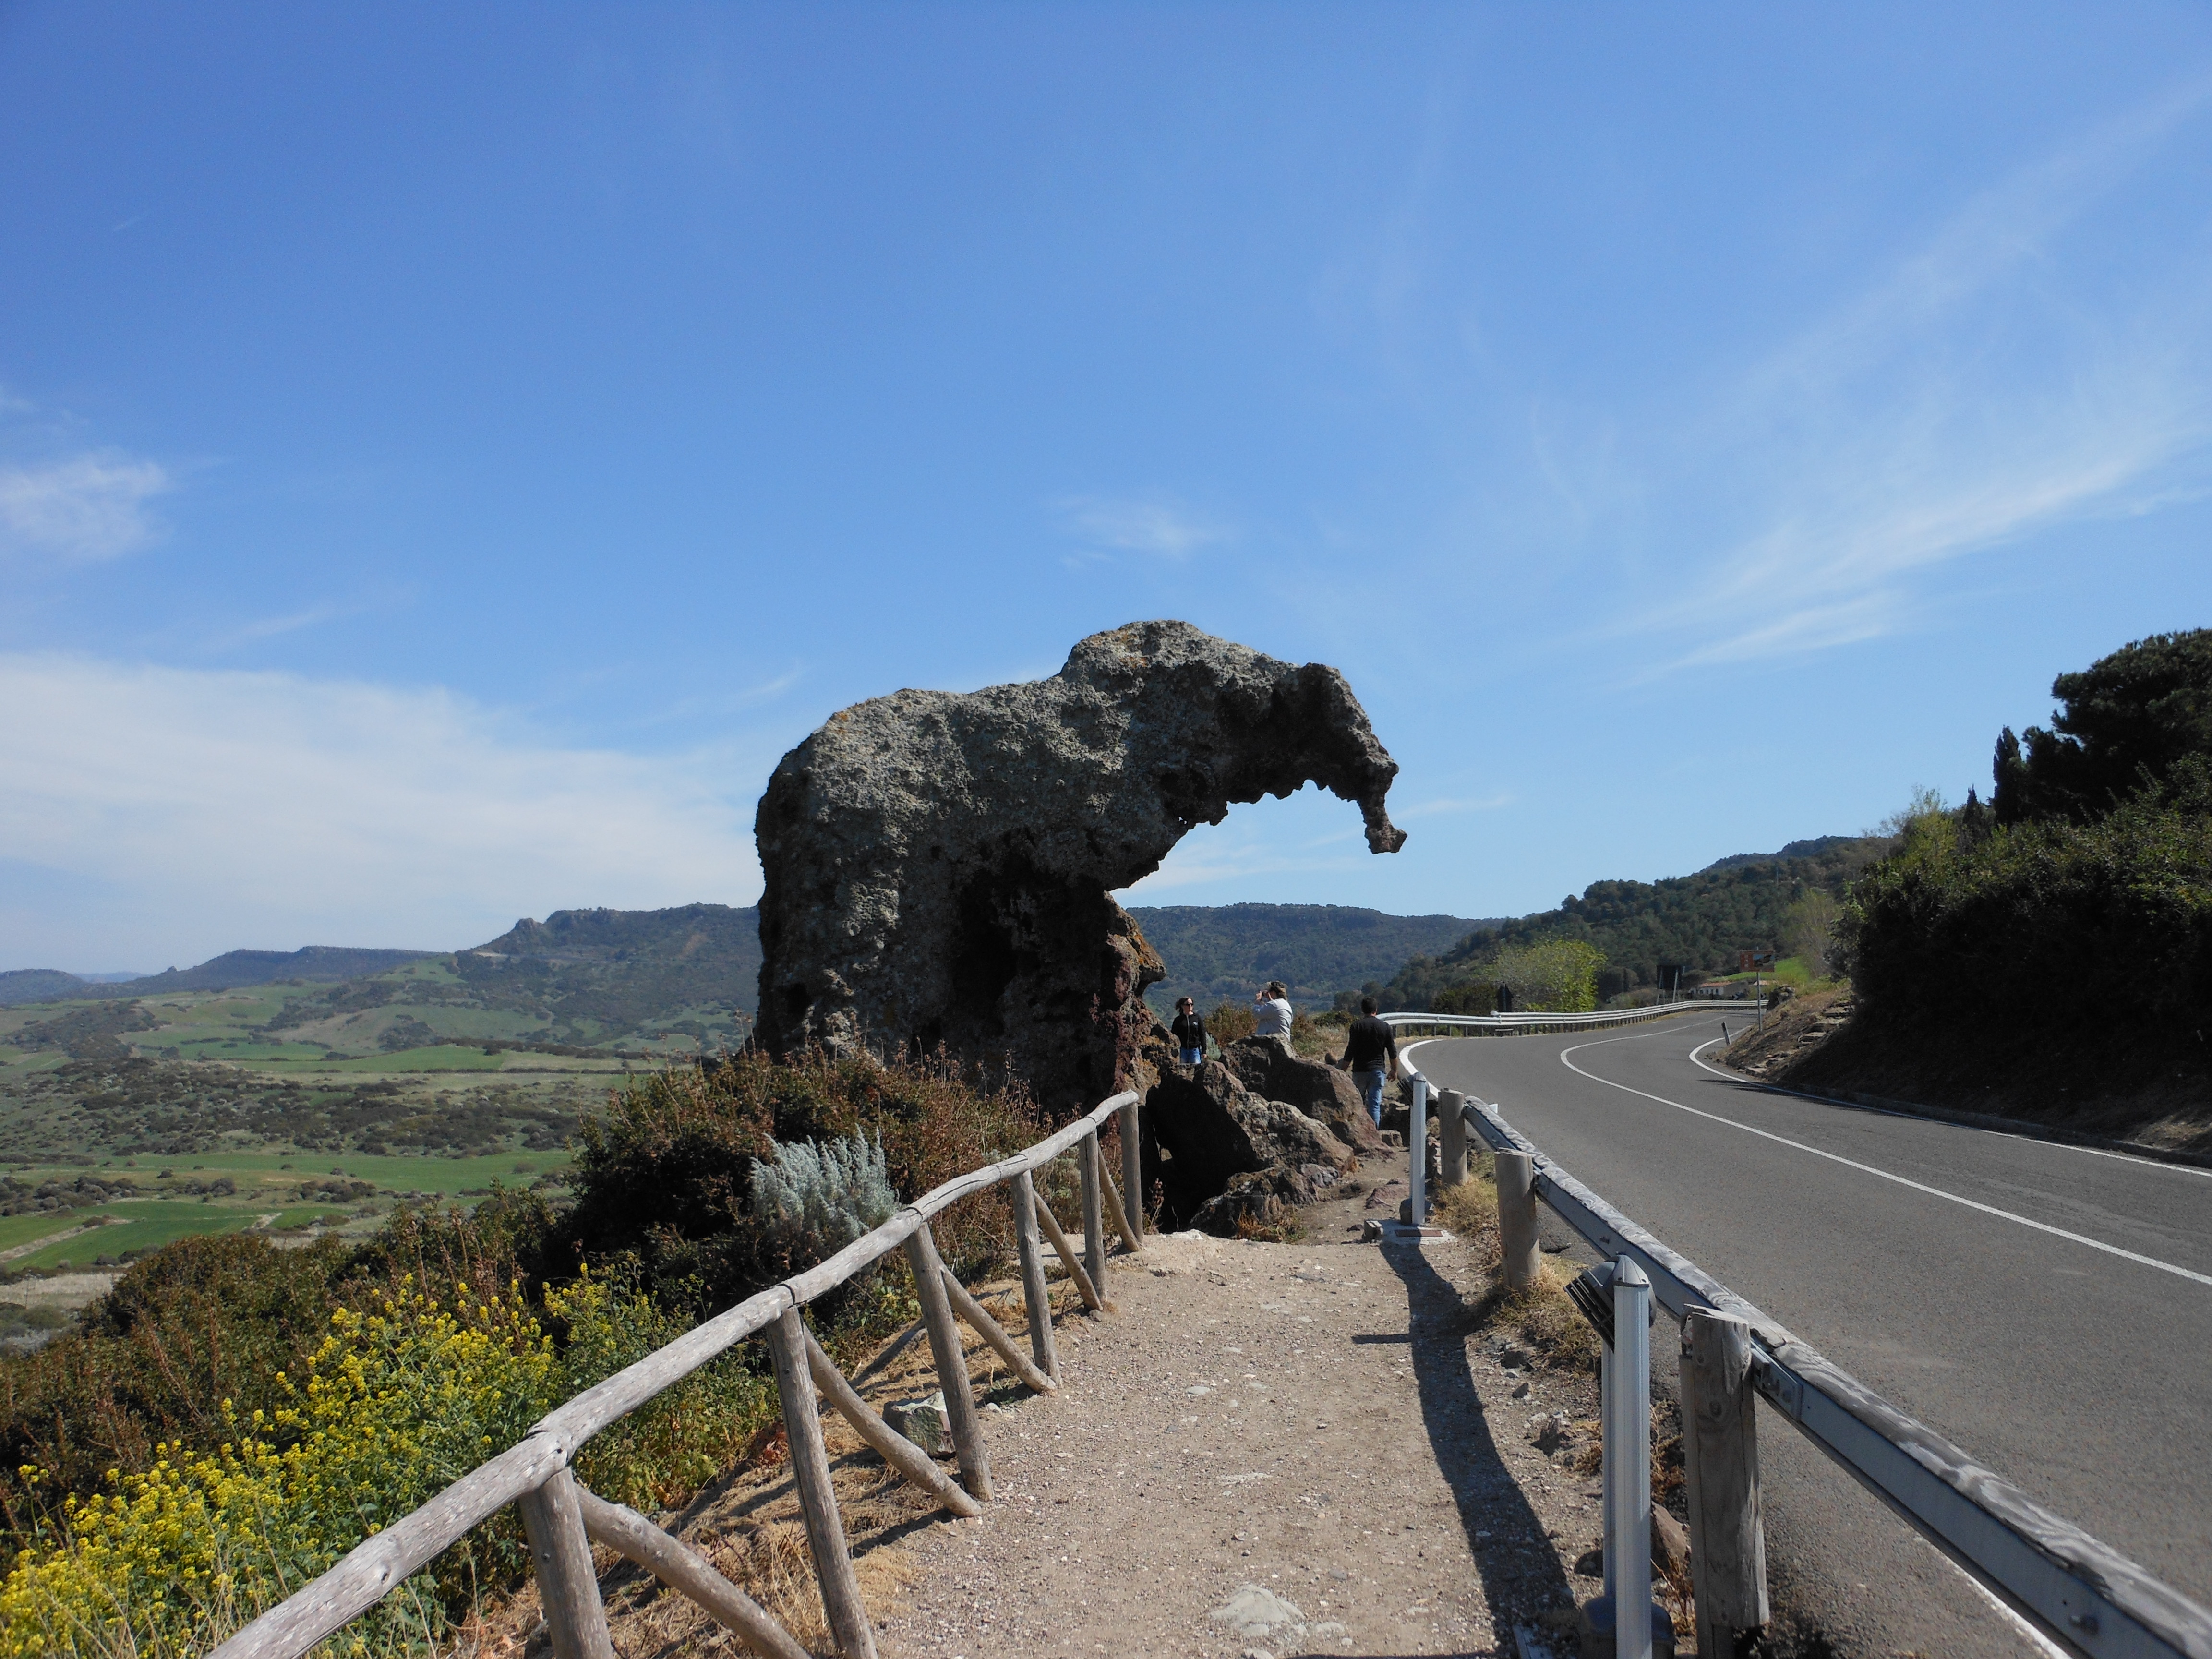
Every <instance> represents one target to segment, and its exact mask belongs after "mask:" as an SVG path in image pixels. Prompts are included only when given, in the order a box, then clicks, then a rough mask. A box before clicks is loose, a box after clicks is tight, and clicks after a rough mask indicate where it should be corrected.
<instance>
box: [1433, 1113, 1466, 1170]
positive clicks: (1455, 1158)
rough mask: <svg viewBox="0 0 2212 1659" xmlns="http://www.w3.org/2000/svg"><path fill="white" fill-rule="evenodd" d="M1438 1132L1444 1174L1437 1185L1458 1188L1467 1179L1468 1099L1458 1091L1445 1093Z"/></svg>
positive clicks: (1438, 1122)
mask: <svg viewBox="0 0 2212 1659" xmlns="http://www.w3.org/2000/svg"><path fill="white" fill-rule="evenodd" d="M1437 1135H1438V1139H1440V1140H1441V1141H1442V1143H1443V1176H1442V1178H1441V1179H1440V1180H1439V1181H1438V1182H1437V1185H1438V1186H1440V1187H1456V1186H1458V1185H1459V1184H1460V1182H1462V1181H1465V1180H1466V1179H1467V1097H1466V1096H1465V1095H1463V1094H1462V1093H1461V1092H1460V1091H1458V1090H1456V1089H1447V1090H1445V1091H1443V1112H1442V1115H1440V1116H1439V1118H1438V1119H1437Z"/></svg>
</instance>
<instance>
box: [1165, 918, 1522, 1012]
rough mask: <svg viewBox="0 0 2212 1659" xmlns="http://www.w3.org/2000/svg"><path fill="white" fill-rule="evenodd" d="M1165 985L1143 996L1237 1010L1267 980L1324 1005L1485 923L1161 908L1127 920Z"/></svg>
mask: <svg viewBox="0 0 2212 1659" xmlns="http://www.w3.org/2000/svg"><path fill="white" fill-rule="evenodd" d="M1129 914H1130V915H1133V916H1134V917H1135V918H1136V919H1137V925H1138V926H1139V927H1141V928H1143V929H1144V933H1145V938H1146V940H1147V941H1148V942H1149V943H1150V944H1151V945H1152V948H1153V949H1154V950H1156V951H1158V952H1159V953H1160V960H1161V961H1162V962H1163V963H1165V964H1166V965H1167V970H1168V977H1167V978H1166V979H1165V980H1164V981H1162V982H1161V983H1159V984H1158V985H1155V986H1153V987H1152V988H1151V989H1150V990H1149V991H1148V992H1146V997H1147V999H1148V1000H1150V1001H1151V1003H1152V1006H1154V1007H1155V1008H1164V1009H1172V1008H1173V1007H1174V1006H1175V1004H1176V998H1178V997H1186V996H1187V997H1189V998H1191V999H1192V1000H1194V1001H1195V1002H1196V1003H1197V1004H1198V1006H1200V1008H1210V1007H1212V1006H1214V1005H1215V1004H1216V1003H1218V1002H1225V1001H1226V1002H1231V1003H1235V1002H1243V1001H1249V1000H1250V999H1251V995H1252V993H1253V992H1254V990H1255V989H1256V988H1258V987H1260V986H1261V985H1264V984H1266V983H1267V981H1269V980H1271V979H1279V980H1280V981H1283V983H1284V984H1285V985H1287V986H1288V987H1290V990H1291V1002H1292V1003H1293V1004H1295V1005H1297V1006H1301V1007H1314V1006H1320V1007H1324V1008H1325V1007H1327V1006H1328V1005H1329V1003H1330V1002H1331V1000H1333V999H1334V997H1335V996H1336V995H1337V994H1338V993H1340V992H1341V991H1343V990H1345V989H1346V987H1355V986H1360V985H1365V984H1368V983H1370V982H1372V981H1379V980H1383V979H1386V978H1388V977H1389V975H1391V973H1393V972H1394V971H1395V969H1397V967H1398V965H1399V964H1400V963H1402V962H1404V961H1405V960H1406V958H1407V957H1413V956H1419V955H1422V954H1424V953H1426V952H1433V951H1441V950H1443V949H1445V948H1446V947H1448V946H1449V945H1450V944H1451V943H1452V941H1453V940H1455V939H1461V938H1463V937H1464V936H1465V935H1466V934H1467V933H1468V932H1469V931H1470V930H1473V929H1475V928H1480V927H1486V926H1488V925H1491V924H1487V923H1485V922H1481V921H1468V919H1466V918H1464V917H1462V916H1394V915H1387V914H1385V913H1384V912H1383V911H1381V910H1364V909H1359V908H1355V907H1353V906H1350V905H1341V904H1224V905H1212V906H1209V905H1158V906H1146V907H1144V908H1135V909H1132V910H1131V911H1130V913H1129Z"/></svg>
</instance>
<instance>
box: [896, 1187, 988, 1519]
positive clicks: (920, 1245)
mask: <svg viewBox="0 0 2212 1659" xmlns="http://www.w3.org/2000/svg"><path fill="white" fill-rule="evenodd" d="M906 1259H907V1264H908V1266H909V1267H912V1268H913V1269H914V1288H915V1294H916V1295H917V1296H919V1297H921V1316H922V1318H923V1319H925V1320H927V1322H928V1328H929V1352H930V1353H931V1355H932V1357H933V1358H935V1359H936V1361H937V1386H938V1387H939V1388H940V1389H943V1390H944V1391H945V1418H946V1419H947V1420H948V1421H949V1423H950V1424H951V1429H952V1450H953V1453H954V1455H956V1456H957V1457H958V1459H959V1460H960V1478H961V1480H962V1482H963V1484H964V1485H965V1486H967V1488H968V1490H969V1492H972V1493H973V1494H974V1495H975V1497H977V1498H981V1500H982V1501H983V1502H984V1503H986V1504H987V1503H989V1502H990V1501H991V1462H990V1459H989V1458H988V1457H987V1456H986V1455H984V1451H983V1435H982V1431H981V1429H980V1428H979V1427H978V1425H977V1424H976V1422H975V1389H974V1387H973V1386H972V1385H971V1384H970V1383H969V1381H968V1355H967V1352H966V1351H965V1350H964V1349H963V1348H962V1347H961V1346H960V1331H959V1328H958V1327H957V1326H956V1325H954V1324H953V1322H952V1302H951V1297H947V1296H946V1295H945V1276H944V1275H945V1262H944V1260H943V1258H941V1257H940V1256H939V1255H938V1254H937V1241H936V1240H935V1239H933V1238H932V1237H930V1236H929V1229H928V1227H927V1226H923V1227H921V1228H918V1229H917V1230H916V1231H915V1232H913V1233H912V1234H910V1235H909V1236H908V1238H907V1241H906Z"/></svg>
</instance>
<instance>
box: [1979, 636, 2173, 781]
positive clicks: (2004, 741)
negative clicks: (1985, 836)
mask: <svg viewBox="0 0 2212 1659" xmlns="http://www.w3.org/2000/svg"><path fill="white" fill-rule="evenodd" d="M2051 696H2054V697H2056V698H2057V699H2058V700H2059V703H2060V707H2059V708H2058V709H2057V711H2056V712H2055V713H2054V714H2053V715H2052V716H2051V730H2050V731H2047V732H2046V731H2045V730H2044V729H2043V728H2042V727H2041V726H2029V727H2028V728H2027V731H2026V732H2023V733H2022V734H2021V736H2020V737H2018V738H2015V737H2014V736H2013V732H2012V728H2011V727H2010V726H2007V727H2006V728H2005V729H2004V731H2003V732H2002V733H2001V734H2000V735H1999V736H1998V738H1997V748H1996V792H1995V793H1994V795H1993V796H1992V797H1991V801H1990V805H1992V806H1993V807H1994V809H1995V811H1996V820H1997V822H1998V823H2027V822H2029V821H2032V820H2042V819H2049V818H2068V819H2071V820H2073V821H2074V822H2075V823H2087V822H2088V821H2089V820H2091V819H2093V818H2095V817H2099V816H2100V815H2101V814H2103V813H2105V812H2107V811H2111V810H2112V808H2113V807H2114V806H2115V805H2118V803H2119V802H2121V801H2123V800H2124V799H2127V798H2128V797H2129V796H2130V795H2131V794H2133V793H2136V792H2137V791H2138V790H2140V789H2142V787H2145V786H2146V785H2148V786H2150V787H2153V788H2156V787H2160V786H2161V785H2164V784H2166V782H2167V781H2170V780H2172V778H2174V777H2175V776H2176V775H2177V769H2178V768H2179V766H2180V765H2181V764H2182V763H2184V762H2185V760H2187V759H2189V758H2190V757H2212V629H2206V628H2199V629H2192V630H2191V631H2190V632H2188V633H2182V634H2154V635H2151V636H2150V637H2149V638H2148V639H2144V640H2137V641H2135V642H2134V643H2132V644H2130V645H2126V646H2123V647H2121V648H2120V649H2119V650H2118V651H2115V652H2113V653H2112V655H2110V656H2109V657H2103V658H2100V659H2098V660H2097V661H2095V662H2093V663H2092V664H2090V665H2089V666H2088V667H2087V668H2085V669H2083V670H2082V671H2081V672H2079V673H2075V674H2061V675H2060V676H2059V677H2058V678H2057V679H2056V680H2054V681H2052V682H2051Z"/></svg>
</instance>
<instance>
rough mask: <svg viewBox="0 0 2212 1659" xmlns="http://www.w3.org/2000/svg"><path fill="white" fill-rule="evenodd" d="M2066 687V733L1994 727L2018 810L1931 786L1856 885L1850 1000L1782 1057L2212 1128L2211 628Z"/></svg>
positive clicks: (2139, 1131) (2140, 1131)
mask: <svg viewBox="0 0 2212 1659" xmlns="http://www.w3.org/2000/svg"><path fill="white" fill-rule="evenodd" d="M2053 693H2054V695H2055V696H2058V697H2059V698H2060V700H2061V702H2062V708H2061V709H2060V711H2059V713H2058V714H2057V718H2056V719H2055V720H2054V721H2053V727H2054V728H2055V731H2054V732H2041V731H2039V729H2038V728H2035V727H2030V728H2029V731H2028V740H2027V743H2026V744H2017V743H2015V742H2014V741H2012V740H2011V738H2012V734H2011V732H2010V731H2009V729H2008V730H2007V732H2005V733H2004V735H2003V736H2002V737H2001V738H1999V740H1998V744H1997V796H1998V799H1999V801H2000V802H2001V803H2002V806H2003V810H2002V811H1991V810H1990V809H1989V808H1987V807H1984V806H1983V805H1981V804H1980V803H1979V802H1978V800H1976V799H1974V798H1973V797H1972V795H1969V797H1968V799H1967V804H1966V806H1965V807H1964V808H1961V809H1959V810H1957V811H1950V810H1947V809H1946V808H1945V807H1944V806H1943V804H1942V801H1941V799H1939V798H1937V797H1936V796H1934V795H1933V794H1932V793H1924V794H1923V796H1922V798H1921V799H1919V800H1918V801H1917V802H1916V804H1915V806H1914V808H1913V809H1912V810H1911V811H1909V812H1908V813H1907V814H1906V815H1905V825H1904V836H1903V839H1902V842H1901V844H1900V845H1899V848H1898V849H1897V850H1896V852H1895V853H1894V854H1892V855H1891V856H1890V857H1889V858H1887V860H1884V861H1883V862H1882V863H1881V864H1880V865H1878V866H1875V868H1874V869H1872V870H1870V871H1869V872H1868V873H1867V875H1866V876H1865V877H1864V878H1863V879H1862V880H1860V881H1859V882H1858V883H1857V884H1856V885H1855V886H1854V887H1853V889H1852V890H1851V894H1850V902H1848V904H1847V905H1846V907H1845V908H1844V915H1843V917H1842V919H1841V923H1840V926H1839V927H1838V943H1839V945H1840V946H1841V947H1842V949H1843V951H1844V955H1845V963H1846V965H1847V966H1848V968H1849V969H1850V975H1851V981H1852V984H1853V987H1854V989H1855V991H1856V994H1857V995H1856V1011H1855V1013H1854V1016H1853V1018H1852V1019H1851V1022H1850V1024H1849V1025H1848V1026H1847V1027H1846V1028H1844V1030H1843V1031H1841V1032H1840V1033H1838V1035H1837V1036H1835V1037H1833V1038H1832V1039H1831V1040H1830V1041H1829V1042H1827V1043H1826V1044H1825V1045H1824V1046H1823V1047H1822V1048H1820V1049H1819V1050H1818V1051H1817V1052H1815V1053H1814V1054H1811V1055H1810V1056H1808V1058H1807V1059H1806V1060H1803V1061H1802V1062H1801V1063H1800V1064H1799V1065H1798V1066H1796V1067H1795V1068H1793V1069H1792V1070H1791V1071H1790V1073H1788V1075H1789V1077H1790V1079H1791V1080H1792V1081H1796V1082H1801V1083H1803V1084H1806V1085H1810V1086H1816V1087H1818V1086H1828V1087H1836V1086H1842V1087H1849V1088H1853V1089H1857V1090H1859V1091H1864V1092H1869V1093H1881V1094H1889V1095H1893V1096H1897V1097H1902V1098H1905V1099H1916V1100H1925V1101H1929V1102H1930V1103H1936V1104H1943V1105H1953V1106H1962V1107H1966V1108H1969V1109H1980V1110H1988V1111H1997V1112H2001V1113H2004V1114H2007V1115H2021V1116H2028V1117H2034V1118H2041V1119H2045V1120H2047V1121H2064V1122H2067V1123H2069V1124H2071V1125H2074V1126H2075V1127H2089V1128H2098V1129H2101V1130H2105V1131H2108V1132H2115V1133H2128V1134H2131V1135H2136V1136H2141V1137H2147V1138H2150V1139H2165V1140H2170V1141H2177V1142H2190V1141H2192V1140H2196V1141H2205V1142H2212V1109H2208V1108H2212V1048H2208V1043H2207V1038H2208V1036H2212V1032H2208V1031H2207V1030H2206V1026H2207V1024H2208V1022H2207V1021H2206V1019H2205V1012H2204V1011H2205V1010H2206V1009H2207V1008H2208V1007H2212V720H2209V719H2208V718H2207V711H2208V710H2212V630H2199V631H2197V632H2196V633H2194V634H2189V635H2160V636H2158V637H2156V638H2154V639H2151V640H2146V641H2141V642H2140V643H2138V644H2136V645H2130V646H2129V647H2126V648H2125V649H2124V650H2122V651H2119V652H2117V653H2113V655H2112V656H2110V657H2107V658H2106V659H2103V660H2101V661H2100V662H2099V663H2097V664H2095V665H2093V666H2092V667H2091V668H2090V669H2088V670H2087V671H2085V672H2083V673H2081V674H2066V675H2061V676H2060V677H2059V678H2058V679H2057V682H2056V683H2055V684H2054V686H2053Z"/></svg>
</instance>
